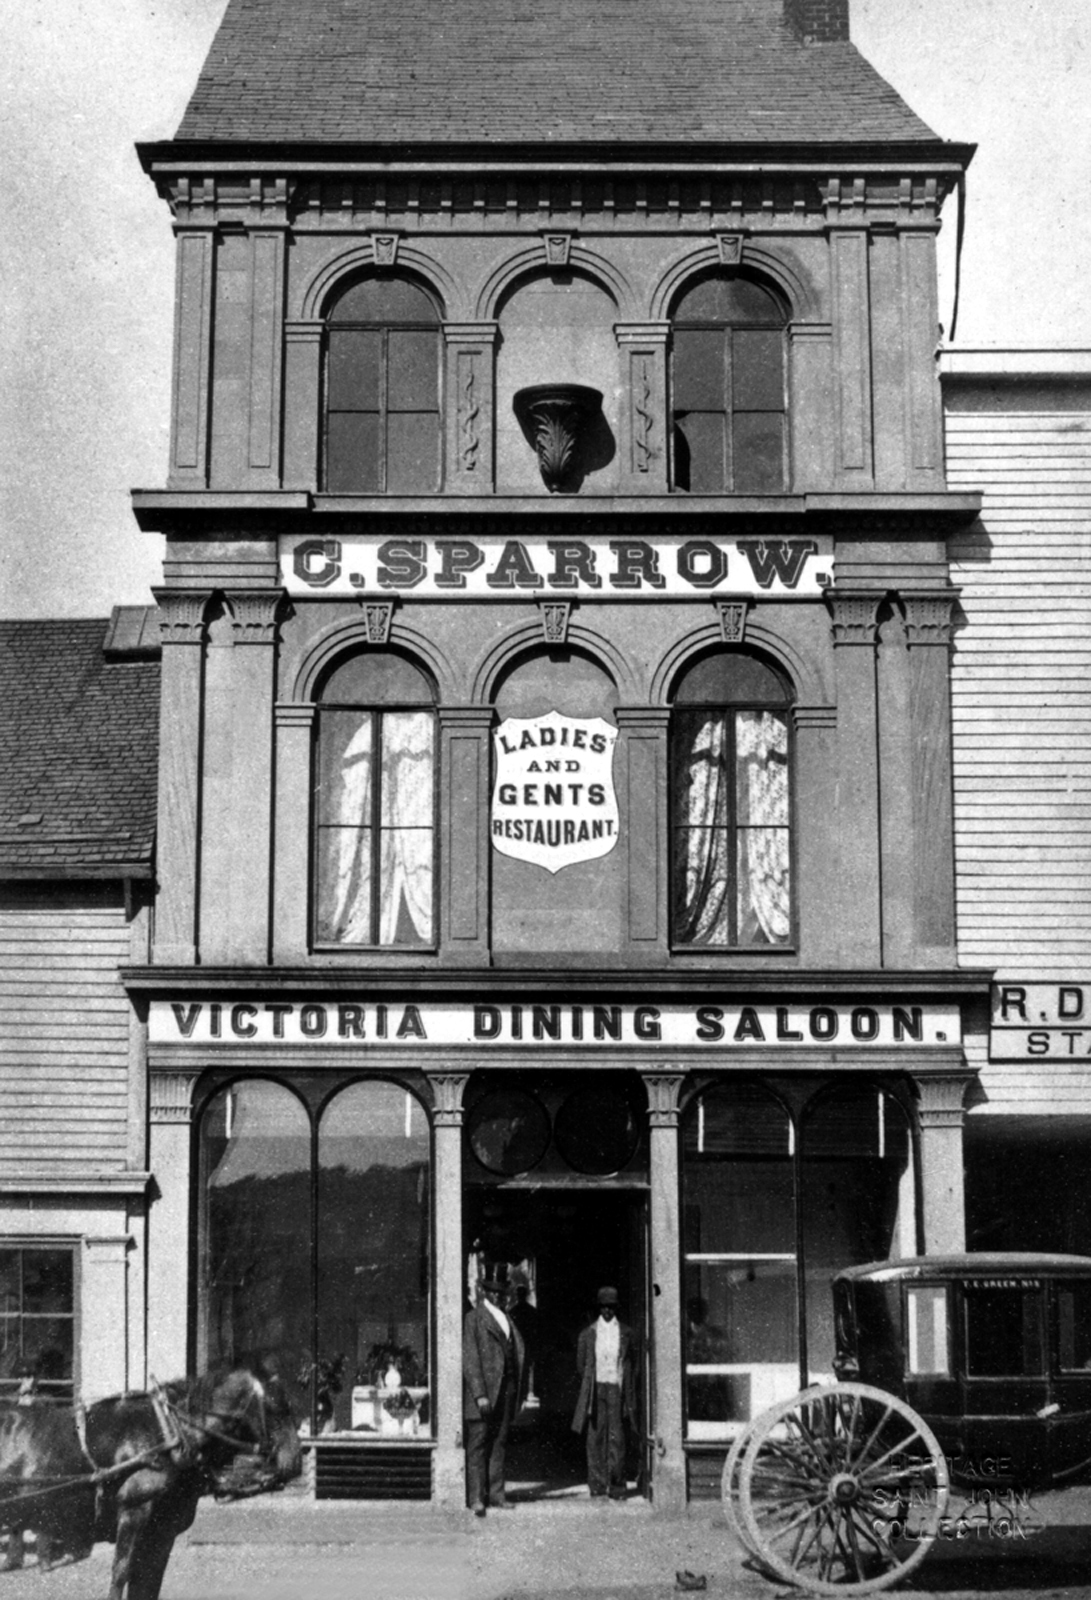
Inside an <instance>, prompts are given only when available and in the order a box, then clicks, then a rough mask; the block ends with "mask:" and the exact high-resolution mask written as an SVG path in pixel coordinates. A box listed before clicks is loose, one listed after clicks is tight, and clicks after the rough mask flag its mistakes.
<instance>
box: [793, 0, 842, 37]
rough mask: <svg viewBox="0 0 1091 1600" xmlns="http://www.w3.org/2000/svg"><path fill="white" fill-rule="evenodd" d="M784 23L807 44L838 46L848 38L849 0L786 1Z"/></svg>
mask: <svg viewBox="0 0 1091 1600" xmlns="http://www.w3.org/2000/svg"><path fill="white" fill-rule="evenodd" d="M784 20H785V22H786V23H787V24H788V26H789V28H791V30H792V32H793V33H794V34H795V35H796V37H797V38H798V39H801V40H802V41H803V43H804V44H835V43H837V41H838V40H847V39H848V36H849V0H784Z"/></svg>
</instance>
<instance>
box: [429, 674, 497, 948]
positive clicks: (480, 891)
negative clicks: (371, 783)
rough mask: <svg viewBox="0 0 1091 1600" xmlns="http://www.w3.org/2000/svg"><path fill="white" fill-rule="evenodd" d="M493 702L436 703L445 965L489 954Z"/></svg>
mask: <svg viewBox="0 0 1091 1600" xmlns="http://www.w3.org/2000/svg"><path fill="white" fill-rule="evenodd" d="M493 714H494V713H493V708H492V706H441V707H440V709H439V736H440V773H441V775H442V782H443V787H444V789H445V791H446V795H445V804H443V805H441V807H440V815H441V819H442V820H441V829H442V838H441V840H440V849H441V852H442V854H441V862H442V872H443V885H442V892H441V894H440V896H439V904H440V919H441V924H440V930H439V945H440V959H441V961H442V962H443V963H444V964H445V965H450V966H480V965H488V959H489V730H490V729H491V727H492V723H493Z"/></svg>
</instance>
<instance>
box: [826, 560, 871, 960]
mask: <svg viewBox="0 0 1091 1600" xmlns="http://www.w3.org/2000/svg"><path fill="white" fill-rule="evenodd" d="M825 598H826V604H827V606H828V607H829V611H830V617H831V627H832V631H833V644H834V671H835V675H836V683H837V811H836V817H837V821H836V828H837V860H838V886H839V890H840V897H839V904H838V917H837V920H838V925H839V947H840V957H841V962H842V963H843V964H844V965H846V966H860V967H867V966H877V965H878V963H879V960H880V957H881V951H882V923H881V912H880V903H881V902H880V895H881V864H880V856H879V821H880V818H879V763H878V756H879V751H878V721H877V713H878V706H877V698H876V682H875V643H876V638H877V628H878V610H879V604H880V602H881V600H882V599H883V596H882V594H881V593H875V592H868V591H857V592H853V591H845V590H838V589H828V590H827V591H826V596H825Z"/></svg>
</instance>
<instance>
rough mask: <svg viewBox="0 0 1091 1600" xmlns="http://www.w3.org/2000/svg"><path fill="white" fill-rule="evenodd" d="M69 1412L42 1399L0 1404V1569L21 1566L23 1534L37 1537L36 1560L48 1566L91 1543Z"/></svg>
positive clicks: (91, 1508) (83, 1463)
mask: <svg viewBox="0 0 1091 1600" xmlns="http://www.w3.org/2000/svg"><path fill="white" fill-rule="evenodd" d="M88 1470H89V1469H88V1465H87V1458H86V1457H85V1455H84V1453H83V1449H82V1447H81V1445H80V1440H79V1434H78V1432H77V1429H76V1422H75V1416H74V1414H73V1412H72V1411H71V1410H70V1409H69V1408H66V1407H61V1406H56V1405H51V1404H50V1403H49V1401H47V1400H41V1399H33V1398H29V1399H25V1400H20V1401H19V1402H18V1403H15V1402H13V1401H6V1402H3V1403H2V1404H0V1524H3V1525H5V1526H6V1527H7V1530H8V1548H7V1555H6V1557H5V1560H4V1568H3V1570H4V1571H5V1572H14V1571H17V1570H18V1569H19V1568H20V1567H21V1566H22V1565H23V1559H24V1543H23V1540H24V1534H25V1533H26V1532H28V1531H33V1532H34V1533H36V1535H37V1540H38V1565H39V1567H41V1568H42V1569H43V1571H48V1570H49V1569H50V1568H51V1567H54V1566H56V1565H57V1564H58V1562H60V1561H62V1560H64V1559H65V1558H66V1557H70V1558H71V1559H72V1560H73V1561H81V1560H83V1559H85V1558H86V1557H87V1556H89V1555H90V1554H91V1549H92V1546H93V1544H94V1537H95V1535H94V1523H95V1490H94V1486H93V1484H91V1482H90V1481H89V1478H88Z"/></svg>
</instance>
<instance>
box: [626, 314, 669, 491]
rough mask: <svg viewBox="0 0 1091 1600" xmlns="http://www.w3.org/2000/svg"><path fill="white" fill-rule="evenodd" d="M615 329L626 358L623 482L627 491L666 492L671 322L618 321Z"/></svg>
mask: <svg viewBox="0 0 1091 1600" xmlns="http://www.w3.org/2000/svg"><path fill="white" fill-rule="evenodd" d="M614 333H615V334H616V336H617V343H618V353H619V356H620V363H621V374H620V376H621V407H620V410H619V413H618V420H619V423H620V431H621V438H620V439H619V441H618V457H619V466H620V471H619V473H618V487H619V489H620V491H621V493H622V494H666V492H667V489H668V487H669V472H670V426H669V422H670V419H669V416H668V412H667V339H668V337H669V335H670V323H669V322H616V323H615V324H614Z"/></svg>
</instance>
